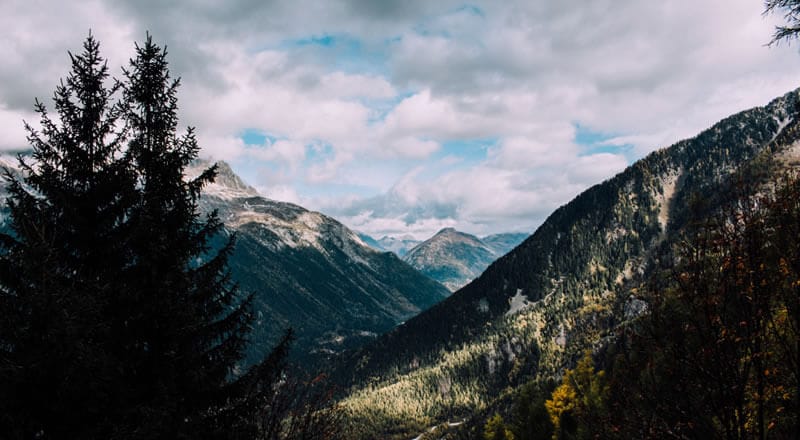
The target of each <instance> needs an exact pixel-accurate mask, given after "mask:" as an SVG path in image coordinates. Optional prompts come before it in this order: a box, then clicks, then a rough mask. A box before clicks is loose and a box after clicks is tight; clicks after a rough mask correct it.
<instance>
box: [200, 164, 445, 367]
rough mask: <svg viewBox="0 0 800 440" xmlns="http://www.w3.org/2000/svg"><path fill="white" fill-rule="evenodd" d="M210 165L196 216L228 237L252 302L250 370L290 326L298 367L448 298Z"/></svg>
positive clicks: (342, 229)
mask: <svg viewBox="0 0 800 440" xmlns="http://www.w3.org/2000/svg"><path fill="white" fill-rule="evenodd" d="M207 165H208V164H207V163H200V164H198V165H197V168H198V169H199V168H202V167H205V166H207ZM217 165H218V175H217V178H216V181H215V182H214V183H213V184H211V185H209V186H207V187H206V188H205V189H204V193H203V196H202V199H201V201H200V207H201V209H202V210H204V211H210V210H212V209H216V210H217V211H218V213H219V215H220V218H221V219H222V220H223V222H224V223H225V228H226V230H227V231H228V232H229V233H235V234H236V246H235V248H234V251H233V254H232V255H231V258H230V261H229V264H230V268H231V272H232V275H233V279H234V280H236V282H238V283H239V286H240V288H241V289H242V290H244V291H246V292H252V293H253V294H254V295H255V301H254V309H255V310H254V311H255V313H256V316H257V320H256V322H255V324H254V330H253V333H252V334H251V340H252V341H253V343H252V344H251V350H250V352H249V360H250V361H253V360H256V359H258V358H260V357H261V356H263V355H264V354H265V353H268V352H269V349H270V348H271V347H272V345H273V344H274V343H275V342H276V341H277V340H278V339H279V338H280V336H281V335H282V334H283V332H284V331H285V330H286V329H287V328H290V327H291V328H292V329H293V331H294V333H295V337H296V342H295V344H294V349H293V353H294V355H295V358H296V359H299V360H301V361H302V362H304V363H305V362H309V361H311V360H314V359H316V360H319V359H324V358H325V357H326V356H327V355H329V354H332V353H336V352H339V351H341V350H344V349H346V348H353V347H357V346H359V345H361V344H363V343H364V342H366V341H369V340H371V339H373V338H374V337H376V336H377V335H379V334H381V333H383V332H386V331H388V330H390V329H391V328H393V327H394V326H396V325H397V324H399V323H401V322H403V321H405V320H407V319H409V318H411V317H413V316H414V315H416V314H418V313H419V312H420V311H422V310H425V309H427V308H428V307H430V306H432V305H433V304H436V303H437V302H439V301H441V300H442V299H444V298H445V297H447V296H448V295H449V292H448V291H447V289H445V288H444V287H443V286H442V285H441V284H439V283H437V282H435V281H433V280H430V279H429V278H427V277H425V276H424V275H422V274H420V273H419V272H417V271H416V270H414V269H413V268H412V267H411V266H409V265H408V264H406V263H405V262H403V261H402V260H400V259H399V258H398V257H397V256H396V255H395V254H393V253H387V252H379V251H375V250H374V249H372V248H370V247H369V246H367V245H366V244H364V242H363V241H362V240H361V239H360V238H359V237H358V236H357V235H356V233H354V232H353V231H351V230H350V229H348V228H347V227H346V226H344V225H343V224H341V223H339V222H338V221H336V220H334V219H332V218H330V217H328V216H325V215H323V214H320V213H318V212H313V211H309V210H306V209H305V208H302V207H300V206H297V205H294V204H291V203H285V202H278V201H274V200H270V199H267V198H264V197H262V196H260V195H259V194H258V192H257V191H256V190H255V189H253V188H252V187H250V186H248V185H246V184H245V183H244V182H242V180H241V179H240V178H239V177H238V176H237V175H236V174H234V172H233V171H232V170H231V168H230V166H229V165H228V164H226V163H225V162H219V163H218V164H217ZM195 172H197V171H195Z"/></svg>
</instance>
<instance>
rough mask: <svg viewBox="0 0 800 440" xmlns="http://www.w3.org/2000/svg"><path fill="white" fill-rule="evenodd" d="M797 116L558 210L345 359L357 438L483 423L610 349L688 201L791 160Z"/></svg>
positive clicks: (779, 106) (666, 158)
mask: <svg viewBox="0 0 800 440" xmlns="http://www.w3.org/2000/svg"><path fill="white" fill-rule="evenodd" d="M796 105H797V93H796V92H791V93H789V94H787V95H785V96H783V97H781V98H778V99H776V100H775V101H773V102H772V103H770V104H769V105H768V106H766V107H759V108H754V109H751V110H748V111H745V112H742V113H740V114H737V115H734V116H731V117H729V118H726V119H724V120H722V121H720V122H719V123H717V124H715V125H714V126H713V127H711V128H710V129H708V130H706V131H704V132H703V133H701V134H699V135H698V136H697V137H695V138H692V139H688V140H685V141H681V142H679V143H677V144H675V145H673V146H671V147H669V148H667V149H663V150H659V151H657V152H654V153H652V154H650V155H649V156H647V157H646V158H645V159H643V160H640V161H638V162H636V163H635V164H634V165H632V166H631V167H629V168H628V169H626V170H625V171H624V172H622V173H620V174H619V175H617V176H615V177H614V178H612V179H610V180H608V181H606V182H603V183H602V184H599V185H597V186H594V187H592V188H590V189H589V190H587V191H586V192H584V193H583V194H581V195H579V196H578V197H577V198H576V199H575V200H573V201H572V202H570V203H568V204H567V205H565V206H563V207H561V208H559V209H558V210H556V211H555V212H554V213H553V214H552V215H551V216H550V217H549V218H548V219H547V220H546V221H545V222H544V224H542V226H540V227H539V228H538V229H537V231H536V232H535V233H534V234H533V235H532V236H531V237H530V238H528V239H527V240H526V241H525V242H524V243H523V244H522V245H520V246H519V247H517V248H516V249H515V250H514V251H513V252H511V253H509V254H508V255H506V256H505V257H503V258H501V259H500V260H498V261H496V262H495V263H494V264H492V266H490V267H489V269H488V270H487V271H486V272H485V273H484V274H483V275H482V276H481V277H480V278H478V279H477V280H475V281H473V282H472V283H471V284H469V285H467V286H466V287H464V288H463V289H461V290H460V291H458V292H456V293H455V294H453V295H452V296H451V297H450V298H448V299H447V300H445V301H443V302H442V303H440V304H438V305H437V306H435V307H433V308H432V309H431V310H429V311H427V312H425V313H423V314H421V315H420V316H418V317H416V318H414V319H413V320H410V321H409V322H407V323H405V324H404V325H403V326H401V327H399V328H398V329H396V330H394V331H392V332H391V333H389V334H387V335H385V336H384V337H382V338H380V339H379V340H377V341H376V342H375V343H374V344H372V345H370V346H369V347H367V348H366V349H364V350H362V351H360V352H358V353H356V354H355V355H353V356H352V357H351V358H349V359H348V360H347V362H346V364H345V365H346V367H344V368H342V369H341V370H340V371H339V377H340V378H341V380H342V381H343V383H347V384H351V386H352V388H351V393H350V395H349V397H348V398H347V399H345V401H344V403H345V405H346V406H347V407H348V408H349V409H350V411H351V413H352V416H353V419H354V420H355V424H356V425H358V426H369V427H370V428H369V429H368V430H367V432H366V433H364V435H365V436H369V435H370V434H369V432H374V431H370V430H378V431H381V430H385V431H386V432H389V433H396V434H397V435H398V436H402V435H407V434H408V433H410V432H416V431H415V430H420V429H423V428H424V427H427V426H430V425H434V424H437V423H441V422H443V421H447V420H450V421H455V420H461V419H468V418H470V417H474V416H475V414H479V416H478V418H479V419H480V418H481V417H482V416H481V414H483V412H484V411H488V410H489V409H491V408H495V407H496V405H500V406H501V407H502V406H503V404H502V402H504V401H506V402H508V401H510V399H511V397H510V396H511V395H512V394H513V391H512V390H513V389H514V388H515V387H517V386H519V385H521V384H523V383H526V382H529V381H531V380H537V381H539V382H541V381H543V380H545V379H546V378H552V379H553V380H557V379H558V378H560V377H561V375H562V373H563V371H564V368H567V367H570V366H572V365H574V362H575V361H576V360H577V359H578V358H579V357H581V356H582V353H583V351H584V350H586V349H587V348H591V347H597V346H598V344H601V345H602V344H603V343H604V342H603V341H610V340H613V338H614V328H615V327H616V326H617V325H618V324H619V323H620V322H622V321H624V320H625V319H631V318H634V317H636V316H638V315H639V314H641V313H642V312H643V311H644V310H645V309H646V302H644V300H643V299H642V298H639V297H638V296H637V295H636V293H635V292H636V291H635V290H631V286H633V285H636V284H637V283H640V282H641V280H642V279H643V277H646V276H648V275H649V274H651V273H652V271H653V268H654V267H655V266H656V265H655V262H656V261H657V259H654V258H655V257H656V256H657V255H658V254H659V249H661V248H662V247H664V246H667V247H668V246H670V245H671V244H673V243H675V242H676V240H678V237H679V235H678V233H679V231H682V230H683V229H684V228H685V227H686V226H687V225H688V224H689V222H690V219H692V218H695V217H694V216H693V214H692V213H693V211H694V210H696V208H695V206H696V203H694V202H693V200H695V199H696V198H698V197H703V196H708V195H712V194H716V193H720V194H722V193H723V192H721V189H722V188H724V187H725V185H728V184H729V181H730V179H731V176H734V175H735V174H736V173H737V172H738V171H739V170H741V169H742V167H744V166H746V165H747V164H749V163H751V161H752V160H754V159H755V158H757V157H759V156H760V155H766V156H767V157H768V158H770V157H772V156H773V155H774V154H775V153H773V152H774V151H782V150H784V149H786V148H789V147H791V145H792V143H793V142H794V141H795V140H796V139H795V138H794V133H795V132H794V131H789V129H790V128H792V127H793V123H794V120H795V117H796V112H797V110H796V109H797V107H796ZM780 133H786V134H785V135H784V136H783V137H780V138H778V135H779V134H780ZM776 139H778V140H779V141H780V144H779V145H778V144H776V143H775V142H773V141H776ZM708 203H709V204H712V205H713V204H715V203H716V204H717V206H718V202H715V201H714V200H711V201H709V202H708ZM498 396H499V397H498ZM504 396H505V397H504ZM483 415H484V416H485V415H486V414H483Z"/></svg>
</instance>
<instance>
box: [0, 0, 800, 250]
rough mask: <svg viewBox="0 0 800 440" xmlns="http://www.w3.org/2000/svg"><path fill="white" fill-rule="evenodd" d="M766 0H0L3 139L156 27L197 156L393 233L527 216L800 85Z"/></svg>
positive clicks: (7, 145)
mask: <svg viewBox="0 0 800 440" xmlns="http://www.w3.org/2000/svg"><path fill="white" fill-rule="evenodd" d="M762 11H763V3H762V2H761V1H760V0H702V1H698V0H663V1H658V2H652V1H641V0H580V1H579V0H563V1H546V0H522V1H517V0H507V1H450V0H437V1H429V0H406V1H399V0H398V1H391V0H386V1H379V0H375V1H368V0H309V1H305V0H303V1H301V0H296V1H280V2H279V1H266V0H236V1H231V0H226V1H214V0H195V1H169V2H163V1H159V0H141V1H123V0H104V1H100V0H87V1H81V2H65V1H62V0H22V1H19V0H3V1H2V2H0V29H3V32H2V35H0V59H1V60H3V62H2V63H0V151H3V150H4V151H19V150H22V149H25V148H27V143H26V141H25V132H24V130H23V128H22V120H23V119H24V120H27V121H33V122H35V121H36V119H37V118H36V115H35V114H34V113H33V112H32V110H33V103H34V98H37V97H38V98H39V99H41V100H43V101H44V102H45V103H48V102H49V98H50V97H51V96H52V93H53V89H54V88H55V86H56V85H57V84H58V81H59V78H63V77H64V76H65V75H66V73H67V71H68V68H69V58H68V55H67V53H68V51H73V52H79V51H80V48H81V44H82V42H83V40H84V39H85V38H86V36H87V35H88V34H89V31H90V30H91V33H92V34H93V35H94V36H95V37H96V38H97V39H98V40H99V41H100V43H101V51H102V53H103V54H104V56H105V57H106V58H107V59H108V61H109V66H110V67H111V72H112V74H113V75H115V76H118V77H119V76H121V67H122V66H123V65H125V64H126V63H127V62H128V60H129V59H130V58H131V57H132V56H133V51H134V43H135V42H136V41H139V42H141V41H143V40H144V38H145V35H146V32H150V33H151V34H152V36H153V39H154V41H155V42H156V43H158V44H160V45H166V46H167V50H168V52H169V58H168V59H169V61H170V68H171V72H172V74H173V76H179V77H181V82H182V86H181V89H180V92H179V100H180V101H179V105H180V107H181V112H180V117H181V123H182V124H183V125H185V126H186V125H190V126H194V127H196V130H197V135H198V138H199V141H200V145H201V147H202V151H201V155H202V156H204V157H208V158H212V159H217V160H225V161H227V162H228V163H230V164H231V166H232V168H233V169H234V170H235V171H236V172H237V173H239V174H240V175H241V176H242V177H243V178H244V179H245V180H246V181H247V182H248V183H250V184H251V185H253V186H254V187H256V188H257V189H258V190H259V191H260V192H261V193H262V194H264V195H265V196H267V197H270V198H273V199H276V200H282V201H288V202H292V203H296V204H299V205H301V206H304V207H306V208H309V209H313V210H317V211H320V212H323V213H325V214H327V215H330V216H332V217H334V218H336V219H338V220H340V221H342V222H343V223H345V224H346V225H348V226H349V227H351V228H353V229H356V230H359V231H362V232H365V233H368V234H370V235H372V236H374V237H377V238H380V237H382V236H384V235H390V236H404V235H410V236H412V237H415V238H417V239H424V238H426V237H428V236H430V235H432V234H433V233H435V232H436V231H437V230H439V229H441V228H443V227H455V228H456V229H459V230H462V231H465V232H469V233H473V234H476V235H480V236H482V235H487V234H491V233H499V232H533V231H534V230H535V228H536V227H537V226H538V225H539V224H541V223H542V222H543V221H544V220H545V219H546V217H547V216H548V215H549V214H550V213H551V212H552V211H553V210H554V209H555V208H557V207H558V206H560V205H562V204H564V203H566V202H568V201H569V200H570V199H572V198H573V197H575V196H576V195H578V194H579V193H580V192H581V191H583V190H585V189H586V188H588V187H590V186H592V185H594V184H597V183H600V182H602V181H603V180H605V179H607V178H609V177H611V176H613V175H614V174H616V173H617V172H619V171H621V170H623V169H624V168H625V167H626V166H628V165H629V164H631V163H632V162H633V161H635V160H637V159H639V158H641V157H643V156H644V155H646V154H647V153H649V152H651V151H653V150H655V149H658V148H663V147H666V146H669V145H670V144H672V143H674V142H676V141H678V140H680V139H684V138H687V137H691V136H694V135H695V134H697V133H698V132H700V131H701V130H703V129H704V128H707V127H709V126H710V125H712V124H713V123H715V122H716V121H718V120H720V119H722V118H724V117H726V116H728V115H730V114H733V113H736V112H738V111H741V110H745V109H747V108H750V107H754V106H759V105H765V104H767V103H768V102H769V101H770V100H771V99H772V98H774V97H777V96H780V95H782V94H784V93H786V92H788V91H790V90H792V89H794V88H797V87H798V86H800V54H798V50H797V47H798V46H797V45H794V46H790V45H787V44H782V45H778V46H771V47H767V46H766V43H768V42H769V41H770V38H771V35H772V33H773V30H774V26H775V25H776V24H779V23H781V20H782V17H780V16H766V17H765V16H763V15H762Z"/></svg>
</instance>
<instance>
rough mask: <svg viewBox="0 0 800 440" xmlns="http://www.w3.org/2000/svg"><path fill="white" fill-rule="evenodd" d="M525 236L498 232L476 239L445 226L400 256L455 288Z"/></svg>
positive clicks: (462, 284)
mask: <svg viewBox="0 0 800 440" xmlns="http://www.w3.org/2000/svg"><path fill="white" fill-rule="evenodd" d="M525 237H526V236H525V235H524V234H499V235H492V236H489V237H486V238H484V239H479V238H478V237H476V236H474V235H470V234H467V233H464V232H459V231H456V230H455V229H453V228H445V229H442V230H441V231H439V232H438V233H436V235H434V236H433V237H431V238H429V239H428V240H425V241H424V242H422V243H420V244H418V245H417V246H415V247H414V248H413V249H411V250H410V251H409V252H408V253H407V254H406V255H405V256H404V257H403V260H404V261H405V262H407V263H408V264H410V265H411V266H413V267H414V268H415V269H417V270H419V271H420V272H422V273H424V274H425V275H427V276H429V277H430V278H432V279H434V280H436V281H438V282H440V283H442V284H444V285H445V286H446V287H447V288H448V289H450V290H451V291H456V290H458V289H460V288H461V287H463V286H464V285H466V284H467V283H469V282H470V281H472V280H473V279H475V278H477V277H478V276H479V275H480V274H481V273H483V271H484V270H486V268H487V267H489V265H490V264H491V263H492V262H493V261H494V260H496V259H497V258H499V257H501V256H502V255H503V254H505V253H506V252H508V251H509V250H510V249H511V248H513V247H514V246H516V245H517V244H519V243H520V242H522V240H523V239H524V238H525ZM486 239H488V243H487V242H486V241H485V240H486Z"/></svg>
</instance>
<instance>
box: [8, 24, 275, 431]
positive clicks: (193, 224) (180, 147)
mask: <svg viewBox="0 0 800 440" xmlns="http://www.w3.org/2000/svg"><path fill="white" fill-rule="evenodd" d="M166 55H167V53H166V50H163V49H161V48H159V47H158V46H157V45H155V44H154V43H153V42H152V39H151V38H150V36H149V35H148V37H147V39H146V41H145V43H144V44H143V45H141V46H138V45H137V47H136V56H135V57H134V58H133V59H132V60H131V62H130V66H129V67H128V68H127V69H125V70H124V71H123V73H124V75H123V76H124V78H123V81H121V82H119V81H114V82H111V83H110V85H109V86H107V84H108V83H109V82H110V81H109V74H108V67H107V65H106V63H105V61H104V60H103V59H102V57H101V56H100V50H99V44H98V42H97V41H96V40H95V39H94V38H93V37H92V36H89V38H87V40H86V41H85V43H84V45H83V52H82V53H81V54H80V55H72V54H70V59H71V61H72V71H71V72H70V73H69V75H68V76H67V78H66V79H65V80H63V81H62V82H61V84H60V85H59V86H58V87H57V88H56V91H55V95H54V103H55V110H56V113H57V117H55V118H51V117H50V116H49V114H48V111H47V108H46V107H45V105H44V104H42V103H40V102H38V101H37V102H36V110H37V112H38V113H39V115H40V118H41V129H38V130H37V129H35V128H33V127H32V126H30V125H26V128H27V130H28V132H29V136H28V140H29V142H30V144H31V147H32V150H33V153H32V155H31V156H30V157H20V159H19V166H20V168H21V169H22V175H23V177H22V178H19V177H17V176H16V175H15V174H14V173H13V172H12V171H11V170H6V171H5V177H6V180H7V181H8V187H9V193H10V196H9V198H8V202H7V204H8V209H9V211H10V219H9V220H10V221H9V226H10V231H9V232H8V233H4V234H0V319H1V320H2V321H0V432H3V433H4V435H7V436H8V438H20V439H29V438H45V439H53V438H55V439H58V438H143V439H144V438H147V439H150V438H170V439H174V438H192V439H195V438H254V437H255V436H256V434H257V433H258V432H259V431H260V430H263V429H265V427H268V426H269V425H270V423H272V422H269V421H265V419H266V418H268V417H269V416H271V415H270V414H268V413H269V410H270V406H269V402H270V401H272V400H274V397H275V393H276V392H278V391H279V390H281V387H279V386H278V383H279V381H280V380H281V378H282V375H281V373H282V371H283V369H284V367H285V359H286V354H287V351H288V345H289V341H290V339H291V335H290V334H287V335H286V337H285V338H284V339H283V340H282V342H281V343H280V344H279V345H278V346H277V347H276V348H275V350H274V351H273V352H272V354H271V355H270V356H268V357H267V359H265V360H264V361H263V362H262V363H261V364H259V365H256V366H255V367H253V368H252V369H250V370H249V371H246V372H243V373H242V372H239V371H238V362H239V361H240V360H241V359H242V355H243V350H244V349H245V344H246V337H247V333H248V331H249V328H250V327H249V323H250V321H251V319H252V317H251V313H250V296H246V295H242V294H241V293H240V292H239V290H238V289H237V287H236V285H235V284H234V283H232V282H231V279H230V274H229V272H228V269H227V259H228V255H229V253H230V251H231V249H232V246H233V243H234V237H232V236H228V235H227V234H226V233H225V231H224V229H223V225H222V223H221V222H220V220H219V218H218V217H217V215H216V213H210V214H208V215H206V216H201V215H200V214H199V213H198V204H197V202H198V198H199V196H200V191H201V189H202V187H203V185H205V184H206V183H208V182H210V181H212V180H213V178H214V176H215V168H214V167H212V168H211V169H208V170H206V171H205V172H203V173H202V174H201V175H200V176H198V177H196V178H193V179H187V178H186V177H185V171H186V167H187V166H188V165H189V164H190V163H191V162H192V161H193V160H194V159H195V158H196V156H197V154H198V151H199V147H198V145H197V141H196V139H195V136H194V132H193V130H192V129H188V130H187V131H186V133H184V134H183V135H179V134H178V133H177V127H178V116H177V109H178V107H177V94H176V93H177V88H178V86H179V81H177V80H172V79H171V77H170V74H169V69H168V63H167V61H166ZM281 422H282V420H280V417H278V419H277V421H276V422H274V423H281Z"/></svg>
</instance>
